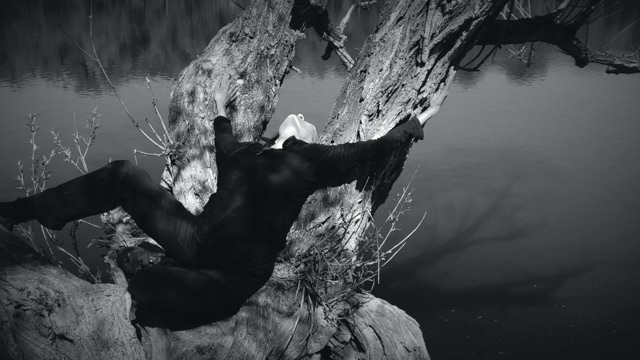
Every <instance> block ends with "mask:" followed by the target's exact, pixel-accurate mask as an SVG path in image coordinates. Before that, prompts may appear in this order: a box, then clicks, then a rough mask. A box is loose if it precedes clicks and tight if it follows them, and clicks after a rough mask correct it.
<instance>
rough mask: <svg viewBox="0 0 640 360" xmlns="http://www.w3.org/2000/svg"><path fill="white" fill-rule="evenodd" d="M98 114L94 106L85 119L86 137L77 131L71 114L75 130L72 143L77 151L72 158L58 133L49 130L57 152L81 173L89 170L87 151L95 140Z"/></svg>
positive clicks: (69, 149)
mask: <svg viewBox="0 0 640 360" xmlns="http://www.w3.org/2000/svg"><path fill="white" fill-rule="evenodd" d="M100 116H101V115H100V114H98V108H94V109H93V111H92V112H91V117H90V118H89V119H87V124H86V125H85V132H86V133H87V137H84V136H81V135H80V133H79V132H78V124H77V121H76V116H75V114H74V115H73V123H74V125H75V131H74V133H73V143H74V144H75V150H76V152H77V155H76V157H75V158H74V156H73V153H72V151H71V148H69V147H65V146H64V145H62V140H61V139H60V134H59V133H58V132H56V130H55V129H52V130H51V135H52V136H53V143H54V144H55V145H56V147H57V148H58V153H60V154H63V155H64V161H66V162H68V163H70V164H72V165H73V166H75V167H76V169H78V171H80V173H82V174H86V173H88V172H89V168H88V167H87V161H86V157H87V153H88V152H89V148H91V145H93V143H94V142H95V141H96V136H97V133H98V128H99V127H100V124H99V123H98V120H100Z"/></svg>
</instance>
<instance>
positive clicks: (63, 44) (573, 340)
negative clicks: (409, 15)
mask: <svg viewBox="0 0 640 360" xmlns="http://www.w3.org/2000/svg"><path fill="white" fill-rule="evenodd" d="M95 3H96V4H95V5H94V18H95V23H94V32H95V40H96V46H97V49H98V51H99V53H100V55H101V58H102V59H103V62H104V63H105V64H106V69H107V71H108V72H109V74H110V76H111V77H112V81H113V82H114V84H115V86H116V87H117V89H118V92H119V93H120V95H121V97H122V98H123V99H124V100H125V101H126V102H127V104H128V107H129V110H130V112H131V113H132V114H133V115H134V117H135V118H137V119H138V121H140V122H143V121H144V119H145V118H149V119H150V120H153V119H155V115H154V111H153V108H152V106H151V102H150V98H149V95H148V93H147V89H146V82H145V77H146V76H147V77H149V79H150V80H151V83H152V86H153V91H154V93H155V95H156V97H157V98H158V107H159V109H160V111H161V113H162V114H163V116H164V117H165V118H166V116H167V103H168V97H169V92H170V90H171V85H172V81H173V79H174V78H175V77H176V76H177V75H178V73H179V72H180V71H181V70H182V69H183V68H184V67H185V66H186V65H188V63H189V62H190V61H191V60H192V59H194V58H195V57H196V56H197V55H198V54H199V53H200V52H201V51H202V49H203V48H204V46H205V45H206V44H207V43H208V41H209V40H210V39H211V37H212V36H213V35H214V34H215V33H216V31H217V30H218V29H219V28H220V27H221V26H222V25H224V24H225V23H227V22H229V21H231V20H232V19H233V18H235V17H236V16H237V15H238V14H239V13H240V9H239V8H238V7H237V6H236V5H234V4H233V3H231V2H230V1H217V2H213V1H171V0H166V1H142V0H139V1H127V2H116V1H96V2H95ZM244 3H246V2H244ZM348 5H349V3H348V2H332V6H331V8H330V14H331V16H332V18H333V19H334V20H335V21H336V22H337V21H338V19H340V18H341V17H342V16H343V14H344V13H345V12H346V10H347V8H348ZM617 5H618V6H624V9H625V10H624V11H621V12H618V13H616V14H614V15H612V16H609V17H606V18H604V19H603V20H602V21H601V22H599V23H597V24H595V25H593V26H591V28H590V29H589V44H590V46H591V47H593V48H598V47H600V46H602V45H604V44H606V43H607V42H608V41H609V40H610V39H612V38H614V37H615V40H614V41H613V42H612V43H610V44H608V45H607V47H606V48H607V49H610V50H630V49H633V48H637V47H638V46H639V45H640V25H636V26H634V27H632V28H630V29H629V30H628V31H626V32H624V33H623V34H622V35H620V36H618V37H616V35H618V34H619V33H620V31H621V30H622V29H624V28H625V27H626V26H627V25H629V24H631V23H632V22H633V21H635V20H636V19H638V18H640V5H639V4H638V3H637V2H633V1H625V2H621V3H618V4H617ZM377 11H378V8H377V6H373V7H372V9H371V11H365V10H360V11H358V12H357V13H356V14H354V18H353V19H352V22H351V23H350V24H349V26H348V28H347V33H346V34H347V36H348V37H349V43H348V44H349V47H350V49H351V52H352V54H353V55H354V56H355V55H356V54H357V48H359V47H360V46H361V45H362V43H363V42H364V39H365V37H366V35H367V34H368V33H370V32H371V31H373V29H374V28H375V25H376V21H377V18H376V16H377V15H376V14H377ZM88 13H89V7H88V2H85V1H71V0H68V1H64V2H55V3H54V2H49V1H43V0H42V1H35V0H34V1H25V2H11V3H7V2H3V3H2V5H0V19H1V20H2V21H1V22H0V27H1V28H2V33H1V35H0V36H1V38H0V39H1V43H0V106H1V107H2V109H3V112H2V115H1V120H0V139H1V140H2V141H0V154H1V155H2V156H1V157H0V198H3V199H13V198H14V197H16V196H19V195H21V193H20V191H19V190H17V189H16V184H17V183H16V181H15V180H13V178H14V177H15V175H16V174H17V168H16V165H15V163H16V162H17V161H18V160H20V161H22V162H23V163H26V164H29V162H30V160H29V159H30V153H31V148H30V146H31V145H30V144H29V138H30V135H29V132H28V129H27V127H26V126H25V119H24V116H25V115H27V114H30V113H38V114H40V115H39V118H38V123H39V125H40V128H41V131H40V132H39V133H38V137H37V141H36V143H37V144H39V146H40V147H41V149H40V151H43V152H44V153H46V152H48V151H50V149H52V148H53V144H52V141H51V137H50V135H49V134H48V131H49V130H50V128H52V127H55V128H56V129H57V131H58V132H60V133H62V134H64V136H63V141H64V142H65V143H66V144H67V145H72V137H71V135H70V134H71V133H72V132H73V131H74V118H75V119H76V121H77V124H78V127H79V129H80V130H82V129H83V127H84V121H85V119H86V118H87V117H88V116H90V114H91V110H92V109H93V108H95V107H97V108H98V112H99V113H100V114H101V115H102V117H101V127H100V129H99V133H98V138H97V143H96V145H95V146H94V148H93V149H92V150H91V151H90V154H89V156H88V163H89V167H90V168H91V169H95V168H98V167H100V166H102V165H104V164H105V163H106V162H107V161H109V159H130V160H134V157H133V152H132V149H138V150H143V151H153V148H152V147H151V145H150V144H149V143H147V142H146V141H145V139H144V138H143V137H142V136H141V135H140V134H139V133H138V132H136V131H135V129H134V128H133V126H132V125H131V123H130V121H129V120H128V119H127V118H126V116H125V114H124V112H123V110H122V109H121V108H120V105H119V103H118V101H117V99H116V98H115V97H114V95H113V94H112V92H111V91H110V90H109V88H108V85H107V84H106V83H105V81H104V80H103V78H102V77H101V74H100V73H99V69H98V68H97V66H96V65H95V64H93V63H91V62H90V61H89V60H87V59H86V58H85V57H84V56H83V54H82V53H81V52H79V51H78V50H77V49H76V48H75V47H74V45H73V43H72V42H70V41H69V40H68V39H67V37H66V35H65V34H64V32H63V31H62V30H61V29H64V31H66V32H67V33H68V34H69V35H70V36H71V38H72V39H74V40H76V41H78V42H80V43H82V44H83V45H84V46H88V32H89V29H88V22H87V21H86V19H87V15H88ZM324 47H325V44H324V43H323V42H322V41H321V40H320V39H319V38H318V37H317V36H315V35H314V34H308V36H307V39H306V40H304V41H302V42H301V43H300V44H299V45H298V46H297V47H296V50H297V51H296V52H297V56H296V58H295V60H294V65H295V66H296V67H298V68H299V69H301V70H302V74H296V73H292V74H290V75H288V76H287V78H286V80H285V83H284V86H283V88H282V92H281V99H280V103H279V105H278V109H277V112H276V115H275V116H274V119H281V118H284V117H285V116H286V115H287V114H289V113H304V114H305V116H306V118H307V119H309V120H311V121H312V122H314V123H315V124H316V125H317V126H318V127H319V128H322V126H323V125H324V123H325V122H326V119H327V118H328V116H329V113H330V111H331V109H332V106H333V102H334V101H335V98H336V96H337V94H338V92H339V90H340V87H341V86H342V83H343V81H344V78H345V76H346V72H345V70H344V69H343V67H342V65H341V64H340V62H339V61H338V60H337V59H336V58H335V56H334V57H332V58H331V59H330V60H329V61H326V62H325V61H322V60H321V59H320V56H321V55H322V53H323V51H324ZM533 62H534V64H533V65H532V66H531V67H528V68H527V67H526V66H524V65H523V64H522V63H518V62H517V61H515V60H514V59H510V58H509V53H508V52H507V51H503V52H501V53H500V54H499V55H498V56H496V58H495V59H494V60H493V62H491V63H488V64H486V65H485V66H484V67H483V68H482V71H480V72H474V73H464V72H459V73H458V75H457V76H456V79H455V81H454V84H453V86H452V89H451V95H450V96H449V99H448V100H447V102H446V104H445V106H444V108H443V109H442V111H441V112H440V113H439V114H438V115H437V117H436V118H434V119H433V120H431V121H430V122H429V124H428V125H427V127H426V139H425V140H424V141H421V142H419V143H417V144H416V145H415V146H414V148H413V150H412V152H411V155H410V158H409V160H408V162H407V165H406V170H405V173H404V175H403V176H402V177H401V179H400V180H399V181H398V182H397V184H396V187H395V190H394V192H393V193H398V192H399V191H401V189H402V188H403V187H405V186H407V184H408V183H409V180H410V179H411V177H413V176H414V174H415V177H414V179H413V182H412V183H411V185H410V187H411V188H413V189H414V190H413V202H412V211H411V212H410V213H409V214H408V215H407V216H405V218H404V219H403V220H402V224H401V225H402V226H401V227H402V231H400V232H398V233H396V234H395V239H396V240H397V239H400V238H402V237H404V236H405V235H406V234H407V233H408V232H409V231H410V230H411V229H413V227H415V226H416V225H417V223H418V222H419V219H420V218H421V217H422V215H423V214H424V213H425V212H426V213H427V217H426V220H425V223H424V224H423V225H422V226H421V227H420V228H419V230H418V231H417V232H416V234H415V235H414V236H413V237H412V238H411V240H410V242H409V244H408V245H407V247H406V248H405V249H404V250H403V251H402V252H401V253H400V254H399V255H398V256H397V257H396V259H395V260H394V262H393V263H391V264H390V265H389V266H388V267H387V268H385V269H384V271H383V276H382V283H381V284H380V285H378V286H377V287H376V288H375V289H374V293H375V294H376V295H377V296H380V297H382V298H384V299H387V300H388V301H389V302H391V303H393V304H395V305H397V306H399V307H400V308H402V309H404V310H405V311H407V312H408V313H409V314H410V315H411V316H413V317H414V318H416V319H417V320H418V321H419V323H420V326H421V328H422V331H423V333H424V336H425V341H426V344H427V347H428V349H429V352H430V353H431V355H432V357H433V358H434V359H572V358H581V359H591V358H606V359H631V358H634V359H635V358H637V355H638V352H639V351H640V345H638V344H640V325H638V324H640V305H639V299H640V221H639V220H640V219H639V217H640V186H639V185H638V184H640V164H639V155H640V121H639V120H640V118H639V115H638V114H640V96H639V94H640V77H639V75H620V76H615V75H608V74H605V68H604V67H602V66H598V65H589V66H588V67H587V68H585V69H579V68H577V67H575V66H574V65H573V63H572V61H571V59H569V58H567V57H566V56H564V55H562V54H560V53H559V52H557V51H555V50H554V49H552V48H550V47H547V46H541V47H539V48H538V51H537V53H536V55H535V57H534V58H533ZM277 123H278V121H275V124H274V125H275V126H277ZM275 126H270V127H269V129H268V133H273V132H275ZM138 160H139V162H140V164H141V165H142V166H144V167H145V168H146V169H147V170H148V171H149V172H150V173H151V174H152V175H153V176H157V177H159V175H160V173H161V171H162V164H163V162H162V160H160V159H157V158H141V157H138ZM52 169H53V171H54V172H53V174H52V177H51V179H50V180H49V185H55V184H57V183H60V182H62V181H64V180H67V179H69V178H71V177H73V176H76V175H78V173H77V171H76V170H75V169H74V168H72V167H71V166H70V165H69V164H65V163H62V161H61V160H57V161H56V162H54V164H53V165H52ZM390 201H391V200H390ZM388 211H389V208H388V206H386V207H383V208H381V209H380V210H379V212H378V215H377V217H378V218H379V219H381V218H383V217H384V215H385V214H386V213H387V212H388ZM82 234H84V236H86V237H90V236H95V235H94V233H93V232H91V231H88V230H87V231H85V232H83V233H82ZM81 251H82V252H83V256H84V257H85V258H88V259H89V261H91V262H94V263H99V262H100V257H99V253H100V251H97V250H92V249H88V250H87V249H84V248H82V249H81Z"/></svg>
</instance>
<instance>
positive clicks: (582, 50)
mask: <svg viewBox="0 0 640 360" xmlns="http://www.w3.org/2000/svg"><path fill="white" fill-rule="evenodd" d="M565 11H568V10H564V9H559V10H556V11H554V12H551V13H549V14H547V15H542V16H535V17H532V18H522V19H518V20H498V19H494V20H491V21H489V22H487V24H486V26H485V28H484V29H482V31H480V32H479V34H478V36H479V37H478V40H477V42H476V45H497V46H500V45H508V44H524V43H529V42H545V43H548V44H551V45H554V46H556V47H557V48H558V49H560V51H562V52H564V53H565V54H567V55H569V56H571V57H572V58H573V59H574V60H575V64H576V66H578V67H585V66H587V65H588V64H589V63H596V64H601V65H606V66H608V69H607V72H608V73H614V74H632V73H640V53H639V52H635V53H629V54H624V55H615V54H612V53H610V52H607V51H600V50H590V49H589V48H587V46H586V45H585V44H584V43H583V42H582V41H581V40H580V39H578V38H577V36H576V33H577V31H578V30H579V29H580V28H581V27H582V26H583V25H584V24H585V23H586V22H587V21H588V19H589V17H588V12H589V11H591V10H589V9H585V10H582V11H581V12H580V13H579V14H577V15H574V16H573V17H572V18H571V20H570V21H565V20H566V19H564V18H566V16H563V14H564V12H565Z"/></svg>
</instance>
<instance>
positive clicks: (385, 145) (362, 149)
mask: <svg viewBox="0 0 640 360" xmlns="http://www.w3.org/2000/svg"><path fill="white" fill-rule="evenodd" d="M452 76H453V75H451V77H452ZM448 83H450V81H447V82H446V83H445V84H444V85H443V86H442V88H441V89H440V90H439V91H438V92H437V93H436V94H435V95H434V97H433V98H432V99H431V102H430V106H429V108H428V109H426V110H425V111H424V112H422V113H421V114H419V115H418V116H414V117H412V118H411V119H410V120H409V121H407V122H405V123H402V124H401V125H399V126H397V127H395V128H394V129H393V130H391V131H390V132H389V133H387V134H386V135H384V136H383V137H381V138H379V139H376V140H369V141H362V142H358V143H349V144H342V145H337V146H328V145H319V144H308V145H305V146H304V148H305V149H304V152H305V153H306V154H308V156H311V157H313V159H312V161H313V162H314V164H315V165H316V166H317V167H318V168H319V169H320V173H321V174H322V180H323V181H321V186H338V185H342V184H345V183H348V182H351V181H353V180H355V179H356V177H357V174H358V172H359V171H358V169H359V168H363V167H364V166H366V164H367V163H368V162H371V161H375V160H377V159H382V158H384V157H385V156H388V155H389V154H390V153H391V152H393V151H394V150H395V149H396V148H398V147H400V146H401V145H402V144H403V143H405V142H407V141H410V140H411V139H416V140H422V139H423V138H424V133H423V130H422V127H424V125H425V124H426V123H427V121H428V120H429V119H431V118H432V117H433V116H435V115H436V114H437V113H438V111H439V110H440V108H441V106H442V103H443V102H444V100H445V99H446V98H447V96H448V95H449V92H448Z"/></svg>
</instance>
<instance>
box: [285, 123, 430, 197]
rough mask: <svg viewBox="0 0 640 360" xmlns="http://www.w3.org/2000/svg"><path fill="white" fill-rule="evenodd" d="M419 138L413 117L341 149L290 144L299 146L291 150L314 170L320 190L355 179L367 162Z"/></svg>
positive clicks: (338, 147) (302, 143) (334, 146)
mask: <svg viewBox="0 0 640 360" xmlns="http://www.w3.org/2000/svg"><path fill="white" fill-rule="evenodd" d="M423 138H424V133H423V131H422V126H421V124H420V122H419V121H418V119H417V118H416V117H415V116H414V117H412V118H411V119H409V121H406V122H404V123H402V124H401V125H399V126H397V127H395V128H394V129H393V130H391V131H390V132H388V133H387V134H386V135H384V136H382V137H381V138H378V139H375V140H367V141H360V142H356V143H347V144H341V145H321V144H307V143H305V142H302V141H299V140H293V141H294V142H296V143H299V144H301V145H298V146H297V145H296V144H292V145H291V146H293V147H297V151H298V153H300V154H301V155H303V156H304V157H306V158H308V159H309V160H310V161H311V163H313V164H314V166H315V167H316V168H317V169H318V187H319V188H323V187H327V186H331V187H333V186H339V185H342V184H346V183H349V182H351V181H353V180H355V179H356V178H357V177H358V174H359V173H361V170H362V169H365V168H366V167H367V165H368V163H369V162H372V161H375V160H378V159H382V158H384V157H386V156H388V155H389V154H391V153H392V152H393V151H394V150H396V149H397V148H399V147H400V146H401V145H402V144H404V143H407V142H409V141H411V140H413V139H423ZM285 147H287V142H285Z"/></svg>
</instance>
